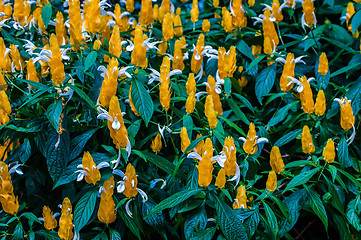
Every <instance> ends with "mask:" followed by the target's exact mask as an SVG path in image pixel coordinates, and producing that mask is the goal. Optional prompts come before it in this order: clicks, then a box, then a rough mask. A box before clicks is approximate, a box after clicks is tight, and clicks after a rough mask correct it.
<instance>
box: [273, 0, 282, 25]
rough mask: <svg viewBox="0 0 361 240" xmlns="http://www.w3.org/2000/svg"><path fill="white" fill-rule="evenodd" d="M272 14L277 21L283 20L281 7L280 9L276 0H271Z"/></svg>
mask: <svg viewBox="0 0 361 240" xmlns="http://www.w3.org/2000/svg"><path fill="white" fill-rule="evenodd" d="M272 14H273V17H274V18H275V19H276V21H277V22H282V20H283V15H282V9H280V2H279V1H278V0H273V3H272Z"/></svg>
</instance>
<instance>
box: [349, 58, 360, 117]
mask: <svg viewBox="0 0 361 240" xmlns="http://www.w3.org/2000/svg"><path fill="white" fill-rule="evenodd" d="M358 56H360V59H359V61H361V54H359V55H358ZM346 97H347V99H348V100H351V106H352V110H353V115H354V116H356V115H357V113H358V112H359V111H360V109H361V77H359V78H358V79H357V80H356V81H354V82H353V83H352V85H351V87H350V88H349V89H348V91H347V92H346Z"/></svg>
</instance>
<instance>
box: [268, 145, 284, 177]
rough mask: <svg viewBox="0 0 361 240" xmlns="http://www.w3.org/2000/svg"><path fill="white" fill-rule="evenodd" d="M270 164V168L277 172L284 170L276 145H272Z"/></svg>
mask: <svg viewBox="0 0 361 240" xmlns="http://www.w3.org/2000/svg"><path fill="white" fill-rule="evenodd" d="M270 165H271V167H272V170H273V171H275V172H276V173H277V174H280V173H281V172H283V171H284V169H283V168H284V167H285V164H284V163H283V160H282V156H281V152H280V149H279V148H278V147H277V146H274V147H272V150H271V154H270Z"/></svg>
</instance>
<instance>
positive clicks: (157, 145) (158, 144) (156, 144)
mask: <svg viewBox="0 0 361 240" xmlns="http://www.w3.org/2000/svg"><path fill="white" fill-rule="evenodd" d="M150 148H151V149H152V150H153V152H160V150H161V149H162V136H161V135H160V133H158V134H157V136H156V137H155V138H154V139H153V140H152V143H151V145H150Z"/></svg>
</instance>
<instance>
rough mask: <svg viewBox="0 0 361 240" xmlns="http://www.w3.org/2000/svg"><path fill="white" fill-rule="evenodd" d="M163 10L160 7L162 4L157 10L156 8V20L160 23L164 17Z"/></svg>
mask: <svg viewBox="0 0 361 240" xmlns="http://www.w3.org/2000/svg"><path fill="white" fill-rule="evenodd" d="M165 14H166V13H165V12H164V9H163V8H162V6H160V7H159V10H158V21H159V22H160V23H163V19H164V16H165Z"/></svg>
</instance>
